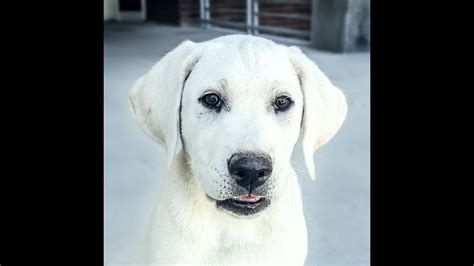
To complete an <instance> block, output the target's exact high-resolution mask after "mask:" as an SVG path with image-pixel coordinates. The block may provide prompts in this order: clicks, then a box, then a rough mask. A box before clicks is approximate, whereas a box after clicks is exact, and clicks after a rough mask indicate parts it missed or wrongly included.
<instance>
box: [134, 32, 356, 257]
mask: <svg viewBox="0 0 474 266" xmlns="http://www.w3.org/2000/svg"><path fill="white" fill-rule="evenodd" d="M129 102H130V106H131V110H132V112H133V114H134V116H135V118H136V120H137V121H138V124H139V125H140V127H141V128H142V129H143V131H144V132H145V133H146V135H148V136H149V137H151V138H152V139H154V140H156V141H157V142H158V143H160V144H162V145H163V146H164V147H165V149H166V152H167V172H166V173H167V174H166V180H165V182H164V183H165V187H164V190H163V191H165V193H163V194H162V195H161V198H160V200H159V201H158V202H157V203H156V208H155V212H154V216H153V220H152V223H151V224H152V225H151V228H150V232H149V235H148V237H149V245H148V259H149V262H150V263H153V264H184V263H193V264H246V265H248V264H271V265H274V264H291V265H298V264H299V265H302V264H304V261H305V258H306V254H307V232H306V224H305V219H304V216H303V208H302V198H301V189H300V184H299V181H298V177H297V175H296V173H295V171H294V170H293V168H292V166H291V164H290V158H291V154H292V151H293V148H294V146H295V144H296V142H297V140H298V138H299V136H300V134H301V143H302V151H303V155H304V161H305V164H306V167H307V170H308V173H309V176H310V177H311V178H312V179H314V178H315V169H314V162H313V152H314V151H315V150H316V149H317V148H319V147H321V146H322V145H323V144H325V143H326V142H328V141H329V140H330V139H331V138H332V137H333V136H334V135H335V134H336V132H337V131H338V129H339V128H340V126H341V124H342V123H343V121H344V119H345V117H346V112H347V104H346V99H345V97H344V94H343V93H342V92H341V91H340V90H339V89H338V88H336V87H335V86H334V85H333V84H332V83H331V82H330V81H329V79H328V78H327V77H326V76H325V75H324V74H323V73H322V72H321V71H320V70H319V68H318V67H317V66H316V65H315V64H314V63H313V62H312V61H311V60H309V59H308V58H307V57H306V56H305V55H304V54H303V53H302V52H301V50H300V49H298V48H296V47H293V46H291V47H287V46H284V45H279V44H276V43H274V42H272V41H270V40H267V39H264V38H261V37H255V36H249V35H228V36H224V37H220V38H216V39H213V40H210V41H206V42H201V43H194V42H191V41H185V42H183V43H181V44H180V45H179V46H178V47H176V48H175V49H174V50H172V51H171V52H169V53H168V54H166V55H165V56H164V57H163V58H162V59H161V60H160V61H159V62H158V63H157V64H156V65H155V66H153V67H152V69H151V70H150V71H149V72H148V73H147V74H145V75H144V76H143V77H141V78H139V79H138V80H137V81H136V83H135V84H134V86H133V88H132V89H131V91H130V93H129Z"/></svg>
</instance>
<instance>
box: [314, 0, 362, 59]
mask: <svg viewBox="0 0 474 266" xmlns="http://www.w3.org/2000/svg"><path fill="white" fill-rule="evenodd" d="M311 17H312V18H311V37H310V38H311V45H312V46H313V47H315V48H317V49H320V50H326V51H333V52H357V51H368V50H369V49H370V0H313V6H312V14H311Z"/></svg>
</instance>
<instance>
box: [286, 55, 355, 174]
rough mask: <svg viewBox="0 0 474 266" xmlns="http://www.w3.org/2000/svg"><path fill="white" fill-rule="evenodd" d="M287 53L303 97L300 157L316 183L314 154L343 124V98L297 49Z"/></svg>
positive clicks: (345, 104)
mask: <svg viewBox="0 0 474 266" xmlns="http://www.w3.org/2000/svg"><path fill="white" fill-rule="evenodd" d="M289 49H290V60H291V62H292V64H293V66H294V67H295V69H296V71H297V73H298V76H299V79H300V83H301V87H302V90H303V97H304V109H303V136H302V145H303V147H302V148H303V156H304V161H305V164H306V168H307V170H308V174H309V176H310V177H311V179H312V180H315V178H316V173H315V167H314V161H313V153H314V151H315V150H316V149H318V148H319V147H321V146H322V145H324V144H325V143H327V142H328V141H329V140H330V139H331V138H332V137H333V136H334V135H335V134H336V132H337V131H338V129H339V128H340V127H341V125H342V122H344V119H345V118H346V113H347V103H346V97H345V96H344V94H343V93H342V91H341V90H340V89H338V88H337V87H335V86H334V85H333V84H332V83H331V81H330V80H329V79H328V77H326V75H324V73H323V72H321V70H320V69H319V68H318V67H317V66H316V64H315V63H314V62H313V61H311V60H310V59H309V58H307V57H306V56H305V55H304V54H303V53H302V52H301V50H300V49H299V48H297V47H295V46H291V47H290V48H289Z"/></svg>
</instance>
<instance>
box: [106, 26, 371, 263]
mask: <svg viewBox="0 0 474 266" xmlns="http://www.w3.org/2000/svg"><path fill="white" fill-rule="evenodd" d="M225 34H229V33H228V32H224V31H220V30H205V29H200V28H191V27H185V28H178V27H170V26H158V25H156V24H104V36H105V45H104V51H105V58H104V60H105V68H104V87H105V91H104V101H105V102H104V104H105V107H104V108H105V110H104V113H105V114H104V115H105V125H104V126H105V136H104V138H105V147H104V148H105V155H104V156H105V158H104V161H105V172H104V175H105V181H104V186H105V199H104V200H105V213H104V217H105V228H104V230H105V236H104V237H105V248H104V249H105V261H106V263H107V264H115V263H132V262H134V256H133V255H132V254H133V253H134V250H135V249H137V247H138V246H137V245H136V244H135V243H136V241H137V240H138V239H139V237H140V235H141V234H142V232H143V228H144V227H145V225H146V221H147V218H148V217H149V215H150V213H151V208H152V204H151V203H152V202H153V200H154V197H155V192H156V191H157V187H159V185H160V183H159V182H160V178H159V176H160V174H162V173H163V169H164V165H165V160H164V158H165V153H164V149H163V148H161V146H159V145H158V144H156V143H154V142H153V141H151V140H149V139H148V138H147V137H146V136H145V135H144V134H143V133H142V132H141V131H140V129H139V128H138V126H137V125H136V123H135V122H134V121H133V119H132V117H131V114H130V112H129V110H128V103H127V93H128V90H129V89H130V87H131V85H132V84H133V82H134V81H135V80H136V79H137V78H138V77H140V76H141V75H143V74H144V73H145V72H146V71H147V70H148V69H149V68H150V67H151V66H152V65H153V64H154V63H156V62H157V61H158V60H159V59H160V57H162V56H163V55H164V54H165V53H166V52H167V51H169V50H171V49H172V48H174V47H175V46H176V45H178V44H179V43H180V42H181V41H183V40H186V39H190V40H192V41H197V42H199V41H204V40H208V39H211V38H215V37H218V36H221V35H225ZM277 41H279V42H286V43H288V42H289V41H282V40H277ZM291 44H295V43H294V42H292V43H291ZM296 44H298V43H296ZM302 48H303V50H304V51H305V53H306V54H307V55H308V56H309V57H310V58H311V59H313V60H314V61H315V62H316V63H317V64H318V65H319V67H320V68H321V69H322V70H323V71H324V72H325V73H326V74H327V75H328V76H329V78H330V79H331V80H332V81H333V83H334V84H335V85H337V86H338V87H340V88H341V89H342V90H343V91H344V93H345V94H346V96H347V99H348V104H349V109H348V116H347V119H346V121H345V123H344V125H343V127H342V128H341V130H340V131H339V132H338V134H337V135H336V137H335V138H334V139H333V140H332V141H331V142H329V144H327V145H326V146H324V147H323V148H321V149H320V150H319V151H317V152H316V154H315V162H316V167H317V169H318V175H319V179H318V180H317V181H316V182H311V181H309V180H308V179H306V178H303V198H304V199H303V200H304V206H305V216H306V219H307V223H308V230H309V254H308V258H307V260H306V264H307V265H313V264H317V265H369V264H370V260H369V257H370V256H369V255H370V254H369V245H370V241H369V238H370V235H369V214H370V193H369V191H370V184H369V176H370V171H369V168H370V162H369V157H370V143H369V138H370V132H369V110H370V102H369V99H370V98H369V91H370V54H369V53H360V54H346V55H338V54H331V53H324V52H320V51H316V50H312V49H309V48H308V47H304V46H303V47H302ZM298 148H299V146H298ZM298 148H297V149H296V150H295V153H294V158H293V161H294V165H295V168H296V169H301V170H299V172H301V174H302V175H305V173H304V171H303V169H304V165H303V163H302V160H301V156H300V154H301V153H300V150H299V149H298Z"/></svg>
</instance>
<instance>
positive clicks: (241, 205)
mask: <svg viewBox="0 0 474 266" xmlns="http://www.w3.org/2000/svg"><path fill="white" fill-rule="evenodd" d="M216 205H217V208H220V209H224V210H226V211H228V212H231V213H232V214H234V215H237V216H252V215H255V214H257V213H259V212H261V211H263V210H265V209H266V208H267V207H268V206H269V205H270V199H267V198H265V197H259V196H253V195H247V196H242V197H236V198H230V199H226V200H216Z"/></svg>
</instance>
